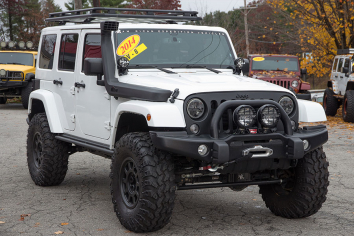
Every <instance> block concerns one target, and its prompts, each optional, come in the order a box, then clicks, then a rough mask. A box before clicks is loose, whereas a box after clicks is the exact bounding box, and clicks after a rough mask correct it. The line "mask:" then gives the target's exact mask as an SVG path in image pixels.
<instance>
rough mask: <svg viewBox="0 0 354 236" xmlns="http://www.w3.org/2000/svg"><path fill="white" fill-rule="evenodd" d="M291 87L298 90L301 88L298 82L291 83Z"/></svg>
mask: <svg viewBox="0 0 354 236" xmlns="http://www.w3.org/2000/svg"><path fill="white" fill-rule="evenodd" d="M291 86H292V87H294V88H296V87H297V86H299V82H298V81H297V80H294V81H293V82H291Z"/></svg>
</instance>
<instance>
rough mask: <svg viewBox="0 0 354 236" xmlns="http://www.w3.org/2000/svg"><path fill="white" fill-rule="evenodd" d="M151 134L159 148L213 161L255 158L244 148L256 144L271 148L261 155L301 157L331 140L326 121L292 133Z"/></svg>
mask: <svg viewBox="0 0 354 236" xmlns="http://www.w3.org/2000/svg"><path fill="white" fill-rule="evenodd" d="M150 136H151V139H152V142H153V144H154V146H155V147H156V148H159V149H161V150H166V151H169V152H172V153H175V154H179V155H183V156H187V157H190V158H193V159H198V160H201V161H205V162H207V163H211V162H212V163H214V164H223V163H226V162H230V161H239V160H250V159H256V158H258V157H256V158H255V157H252V156H254V154H256V153H252V152H250V153H248V154H247V155H245V150H247V149H250V148H251V149H252V148H254V147H255V146H262V147H263V148H268V149H271V150H272V154H271V155H269V157H260V159H264V158H271V159H284V158H286V159H300V158H302V157H303V156H304V155H305V153H307V152H310V151H312V150H314V149H316V148H317V147H319V146H321V145H323V144H324V143H325V142H327V140H328V132H327V129H326V127H325V126H324V125H319V126H312V127H304V128H303V129H301V130H299V131H297V132H294V133H293V134H292V135H286V134H280V133H271V134H246V135H230V136H228V137H226V138H219V139H214V138H212V137H210V136H208V135H205V136H202V135H201V136H195V135H188V134H187V132H184V131H179V132H155V131H151V132H150ZM303 140H307V141H308V142H309V145H310V146H309V148H308V149H307V150H304V144H303ZM202 144H204V145H206V146H207V147H208V150H209V152H208V153H207V154H206V155H205V156H201V155H199V154H198V147H199V146H200V145H202ZM246 153H247V152H246Z"/></svg>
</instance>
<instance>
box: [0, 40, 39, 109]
mask: <svg viewBox="0 0 354 236" xmlns="http://www.w3.org/2000/svg"><path fill="white" fill-rule="evenodd" d="M0 46H1V50H0V104H5V103H6V101H7V99H8V98H14V97H21V98H22V105H23V107H24V108H25V109H27V108H28V99H29V95H30V93H31V91H32V83H33V80H34V78H35V71H36V59H37V51H31V50H29V49H32V48H33V43H32V42H27V43H25V42H23V41H21V42H19V43H16V42H5V41H3V42H0ZM3 49H5V50H3Z"/></svg>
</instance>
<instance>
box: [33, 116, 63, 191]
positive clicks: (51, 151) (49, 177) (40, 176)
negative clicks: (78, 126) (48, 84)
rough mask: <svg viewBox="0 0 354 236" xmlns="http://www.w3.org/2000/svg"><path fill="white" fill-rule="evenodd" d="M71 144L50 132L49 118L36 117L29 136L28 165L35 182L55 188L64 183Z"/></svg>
mask: <svg viewBox="0 0 354 236" xmlns="http://www.w3.org/2000/svg"><path fill="white" fill-rule="evenodd" d="M68 158H69V144H67V143H65V142H62V141H60V140H58V139H56V138H55V135H54V134H53V133H51V132H50V128H49V124H48V120H47V116H46V115H45V114H44V113H39V114H36V115H34V117H33V118H32V120H31V122H30V124H29V127H28V135H27V163H28V169H29V172H30V175H31V178H32V180H33V182H34V183H35V184H36V185H39V186H54V185H59V184H60V183H61V182H63V180H64V178H65V175H66V172H67V170H68Z"/></svg>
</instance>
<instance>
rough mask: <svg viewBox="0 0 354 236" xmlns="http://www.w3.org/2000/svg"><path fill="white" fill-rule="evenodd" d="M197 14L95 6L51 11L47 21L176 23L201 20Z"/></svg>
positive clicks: (193, 12)
mask: <svg viewBox="0 0 354 236" xmlns="http://www.w3.org/2000/svg"><path fill="white" fill-rule="evenodd" d="M132 13H133V14H132ZM134 13H135V14H134ZM197 14H198V12H196V11H178V10H154V9H132V8H106V7H93V8H87V9H80V10H73V11H63V12H54V13H50V14H49V18H47V19H46V21H48V22H59V23H60V24H65V23H67V22H71V23H99V22H103V21H119V22H122V23H176V22H187V21H197V20H201V19H202V18H201V17H198V16H197Z"/></svg>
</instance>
